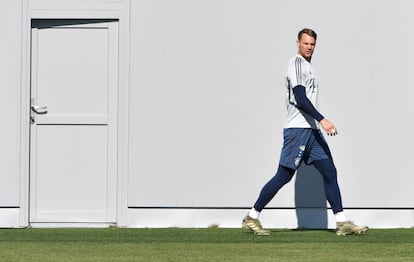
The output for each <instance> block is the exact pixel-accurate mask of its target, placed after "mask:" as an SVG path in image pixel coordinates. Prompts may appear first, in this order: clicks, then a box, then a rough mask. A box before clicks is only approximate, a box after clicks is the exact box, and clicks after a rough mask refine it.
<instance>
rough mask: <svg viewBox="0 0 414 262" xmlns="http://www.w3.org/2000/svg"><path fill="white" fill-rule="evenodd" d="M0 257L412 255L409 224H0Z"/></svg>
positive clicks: (270, 258) (265, 258)
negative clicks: (347, 229)
mask: <svg viewBox="0 0 414 262" xmlns="http://www.w3.org/2000/svg"><path fill="white" fill-rule="evenodd" d="M0 260H1V261H393V262H394V261H414V229H387V230H385V229H371V230H369V231H368V233H367V234H364V235H354V236H346V237H338V236H336V235H335V234H334V232H333V231H330V230H288V229H286V230H273V232H272V235H270V236H268V237H265V236H254V235H251V234H249V233H247V232H245V231H243V230H242V229H221V228H209V229H180V228H166V229H131V228H129V229H124V228H106V229H69V228H66V229H31V228H30V229H1V230H0Z"/></svg>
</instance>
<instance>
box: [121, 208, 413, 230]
mask: <svg viewBox="0 0 414 262" xmlns="http://www.w3.org/2000/svg"><path fill="white" fill-rule="evenodd" d="M247 212H248V210H246V209H129V210H128V215H127V217H128V218H127V219H126V220H125V221H126V223H127V224H126V225H120V226H126V227H137V228H144V227H150V228H151V227H153V228H162V227H189V228H203V227H211V226H218V227H223V228H238V227H241V221H242V219H243V217H244V216H245V215H246V213H247ZM345 214H346V216H347V217H348V219H349V220H352V221H354V222H355V223H356V224H361V225H367V226H369V227H370V228H410V227H413V226H414V209H403V210H401V209H349V210H345ZM260 220H261V222H262V224H263V226H264V227H266V228H290V229H294V228H308V229H324V228H335V226H336V224H335V220H334V216H333V214H332V213H331V211H330V210H326V209H323V208H298V209H269V210H264V211H263V212H262V214H261V217H260Z"/></svg>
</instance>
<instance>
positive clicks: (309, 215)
mask: <svg viewBox="0 0 414 262" xmlns="http://www.w3.org/2000/svg"><path fill="white" fill-rule="evenodd" d="M295 206H296V216H297V220H298V228H299V229H326V228H328V214H327V212H328V211H327V208H326V198H325V193H324V187H323V179H322V176H321V175H320V174H319V172H318V170H317V169H316V168H315V167H314V166H308V165H305V164H304V163H302V165H301V166H300V167H299V168H298V169H297V171H296V180H295Z"/></svg>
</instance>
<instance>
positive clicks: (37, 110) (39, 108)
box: [31, 106, 47, 115]
mask: <svg viewBox="0 0 414 262" xmlns="http://www.w3.org/2000/svg"><path fill="white" fill-rule="evenodd" d="M31 108H32V111H33V112H35V113H36V114H38V115H44V114H47V106H31Z"/></svg>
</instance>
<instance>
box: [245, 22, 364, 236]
mask: <svg viewBox="0 0 414 262" xmlns="http://www.w3.org/2000/svg"><path fill="white" fill-rule="evenodd" d="M316 38H317V35H316V33H315V32H314V31H313V30H311V29H308V28H305V29H302V30H301V31H300V32H299V34H298V39H297V42H296V43H297V47H298V53H297V55H296V56H294V57H293V58H292V59H291V60H290V61H289V63H288V70H287V75H286V106H287V119H286V120H287V121H286V125H285V128H284V130H283V137H284V142H283V147H282V152H281V156H280V162H279V167H278V170H277V173H276V175H275V176H274V177H273V178H272V179H271V180H270V181H269V182H267V183H266V184H265V185H264V187H263V189H262V190H261V192H260V195H259V198H258V199H257V201H256V203H255V204H254V206H253V208H252V209H251V210H250V212H249V213H248V214H247V216H246V217H245V218H244V219H243V222H242V227H243V228H245V229H246V230H249V231H251V232H253V233H254V234H257V235H269V234H270V231H268V230H266V229H263V227H262V225H261V223H260V221H259V219H258V218H259V215H260V212H261V211H262V210H263V208H264V207H265V206H266V205H267V204H268V203H269V202H270V201H271V200H272V198H273V197H274V196H275V195H276V193H277V192H278V191H279V189H280V188H282V187H283V186H284V185H285V184H286V183H288V182H289V181H290V180H291V179H292V177H293V175H294V173H295V172H296V170H297V168H298V167H299V166H300V164H301V163H302V162H303V161H304V162H305V163H306V164H312V165H314V166H315V167H316V169H317V170H318V171H319V173H320V174H321V175H322V177H323V182H324V189H325V196H326V199H327V200H328V202H329V204H330V206H331V208H332V211H333V213H334V215H335V220H336V226H337V230H336V234H337V235H349V234H361V233H363V232H365V231H367V230H368V227H366V226H358V225H355V224H354V223H352V222H350V221H349V220H348V219H347V218H346V217H345V214H344V212H343V208H342V200H341V193H340V190H339V186H338V183H337V173H336V168H335V165H334V163H333V160H332V156H331V153H330V150H329V147H328V144H327V143H326V140H325V139H324V137H323V135H322V133H321V131H320V130H319V127H320V126H321V127H322V128H323V130H324V131H325V132H326V133H327V135H329V136H334V135H337V134H338V129H337V128H336V127H335V125H334V124H333V123H332V122H330V121H329V120H328V119H326V118H325V117H324V116H323V115H321V114H320V113H319V112H318V109H317V108H318V102H317V99H318V91H319V90H318V82H317V79H316V75H315V72H314V70H313V67H312V64H311V63H310V62H311V59H312V55H313V51H314V49H315V44H316Z"/></svg>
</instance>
